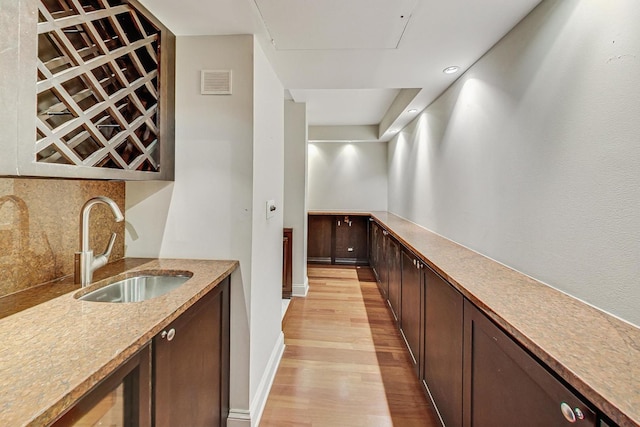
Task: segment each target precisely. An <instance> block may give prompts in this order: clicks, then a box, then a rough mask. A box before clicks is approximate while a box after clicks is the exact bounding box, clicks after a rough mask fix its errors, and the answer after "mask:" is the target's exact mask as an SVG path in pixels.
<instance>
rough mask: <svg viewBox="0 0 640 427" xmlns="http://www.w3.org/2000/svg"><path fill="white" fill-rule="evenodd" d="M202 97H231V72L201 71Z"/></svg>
mask: <svg viewBox="0 0 640 427" xmlns="http://www.w3.org/2000/svg"><path fill="white" fill-rule="evenodd" d="M200 93H201V94H202V95H231V70H202V71H201V73H200Z"/></svg>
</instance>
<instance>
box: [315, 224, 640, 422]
mask: <svg viewBox="0 0 640 427" xmlns="http://www.w3.org/2000/svg"><path fill="white" fill-rule="evenodd" d="M322 213H324V214H326V212H322ZM338 214H340V215H345V214H359V212H357V213H345V212H341V213H338ZM371 215H372V216H373V218H374V220H375V221H376V222H378V223H379V224H380V225H382V226H383V227H384V228H385V229H387V231H389V232H390V234H391V235H393V236H394V237H395V238H396V239H397V240H399V241H400V242H401V243H403V244H404V245H405V246H407V247H408V248H409V249H411V250H412V251H414V252H415V253H416V255H418V256H419V257H421V258H422V259H423V261H424V262H425V263H427V264H429V265H430V266H431V267H432V268H433V269H434V270H435V271H437V272H438V273H439V274H440V275H441V276H443V277H444V278H446V279H447V280H448V281H449V282H450V283H451V284H452V285H453V286H455V287H456V288H457V289H458V290H459V291H460V292H461V293H462V294H463V295H464V296H465V297H466V298H467V299H469V300H470V301H471V302H473V303H474V304H475V305H476V306H477V307H479V308H480V309H481V310H482V311H484V313H485V314H486V315H487V316H489V317H490V318H491V319H492V320H493V321H494V322H496V323H497V324H498V325H500V326H501V327H502V328H503V329H505V330H506V331H508V332H509V333H510V334H511V335H512V336H513V337H514V338H516V340H518V341H519V342H520V343H521V344H522V345H523V346H524V347H526V348H527V349H528V350H529V351H530V352H531V353H533V354H534V355H536V356H537V357H538V358H539V359H540V360H542V361H543V362H544V363H546V364H547V365H548V366H549V367H550V368H551V369H552V370H554V371H555V372H556V373H558V374H559V375H560V376H561V377H562V378H564V379H565V380H566V381H567V382H568V383H570V384H571V385H572V386H573V387H574V388H575V389H576V390H577V391H578V392H579V393H581V394H582V395H583V396H584V397H586V398H587V399H588V400H590V401H591V402H592V403H593V404H594V405H596V406H597V407H598V408H599V409H600V410H601V411H602V412H603V413H605V414H606V415H607V416H608V417H609V418H611V419H612V420H613V421H614V422H616V423H618V424H619V425H621V426H640V328H637V327H635V326H633V325H631V324H629V323H626V322H623V321H621V320H619V319H617V318H615V317H613V316H611V315H609V314H607V313H604V312H602V311H600V310H598V309H596V308H594V307H592V306H590V305H587V304H585V303H583V302H581V301H579V300H577V299H576V298H573V297H571V296H569V295H567V294H565V293H562V292H560V291H558V290H556V289H554V288H552V287H550V286H548V285H545V284H543V283H541V282H538V281H536V280H534V279H532V278H531V277H529V276H526V275H525V274H522V273H519V272H517V271H515V270H513V269H511V268H509V267H506V266H504V265H502V264H500V263H498V262H496V261H493V260H491V259H489V258H487V257H484V256H482V255H480V254H478V253H477V252H474V251H472V250H470V249H467V248H465V247H463V246H461V245H458V244H456V243H454V242H452V241H450V240H448V239H446V238H444V237H442V236H439V235H437V234H435V233H432V232H430V231H428V230H427V229H425V228H423V227H421V226H418V225H416V224H414V223H412V222H410V221H407V220H405V219H403V218H400V217H398V216H396V215H393V214H391V213H388V212H371Z"/></svg>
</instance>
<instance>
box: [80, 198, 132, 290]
mask: <svg viewBox="0 0 640 427" xmlns="http://www.w3.org/2000/svg"><path fill="white" fill-rule="evenodd" d="M98 203H104V204H105V205H107V206H109V207H110V208H111V211H112V212H113V215H114V216H115V217H116V222H120V221H123V220H124V216H123V215H122V211H120V208H119V207H118V205H117V204H116V202H114V201H113V200H111V199H110V198H108V197H104V196H98V197H94V198H92V199H90V200H88V201H87V203H85V204H84V206H83V207H82V214H81V216H80V252H76V258H75V282H76V283H80V284H82V286H83V287H84V286H87V285H88V284H90V283H91V281H92V280H93V272H94V271H96V270H97V269H99V268H100V267H103V266H105V265H106V264H107V262H108V261H109V256H110V255H111V251H112V250H113V245H114V243H115V242H116V236H117V234H116V233H113V234H112V235H111V240H109V245H108V246H107V250H106V251H105V253H103V254H101V255H98V256H95V257H94V256H93V251H92V250H91V249H90V248H89V213H90V212H91V208H92V207H94V206H95V205H97V204H98Z"/></svg>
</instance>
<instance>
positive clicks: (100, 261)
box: [90, 233, 118, 275]
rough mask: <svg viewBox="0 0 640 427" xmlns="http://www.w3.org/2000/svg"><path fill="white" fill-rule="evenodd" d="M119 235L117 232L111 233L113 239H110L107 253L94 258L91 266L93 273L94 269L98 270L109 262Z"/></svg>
mask: <svg viewBox="0 0 640 427" xmlns="http://www.w3.org/2000/svg"><path fill="white" fill-rule="evenodd" d="M117 236H118V235H117V234H116V233H113V234H112V235H111V240H109V245H108V246H107V250H106V251H105V253H103V254H100V255H98V256H96V257H94V258H93V259H92V261H91V267H90V269H91V273H92V275H93V271H94V270H97V269H98V268H100V267H104V266H105V265H107V263H108V262H109V256H111V251H112V250H113V245H114V243H116V237H117Z"/></svg>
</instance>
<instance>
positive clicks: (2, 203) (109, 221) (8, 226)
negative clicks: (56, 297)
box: [0, 178, 125, 297]
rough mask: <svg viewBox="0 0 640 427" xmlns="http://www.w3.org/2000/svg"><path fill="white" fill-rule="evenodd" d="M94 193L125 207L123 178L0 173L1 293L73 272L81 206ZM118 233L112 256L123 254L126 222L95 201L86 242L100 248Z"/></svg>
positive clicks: (78, 236) (94, 247)
mask: <svg viewBox="0 0 640 427" xmlns="http://www.w3.org/2000/svg"><path fill="white" fill-rule="evenodd" d="M95 196H107V197H109V198H111V199H113V200H114V201H115V202H116V203H117V204H118V206H119V207H120V209H121V210H122V212H124V210H125V209H124V201H125V184H124V182H115V181H95V180H89V181H86V180H63V179H31V178H0V297H1V296H5V295H8V294H12V293H14V292H18V291H21V290H25V289H28V288H30V287H33V286H36V285H38V284H41V283H45V282H48V281H51V280H54V279H58V278H60V277H63V276H67V275H70V274H73V269H74V254H75V252H77V251H79V245H80V244H79V242H80V225H79V224H80V211H81V209H82V206H83V205H84V203H85V202H86V201H87V200H89V199H90V198H92V197H95ZM112 232H117V233H118V238H117V239H116V244H115V246H114V248H113V252H112V254H111V258H110V261H113V260H116V259H119V258H123V257H124V222H120V223H116V222H114V218H113V214H112V213H111V210H110V209H109V208H107V207H106V206H104V205H102V204H99V205H96V206H94V207H93V208H92V210H91V224H90V238H89V243H90V245H91V248H92V249H93V250H94V252H95V253H102V252H104V250H105V249H106V247H107V244H108V243H109V238H110V237H111V233H112Z"/></svg>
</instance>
